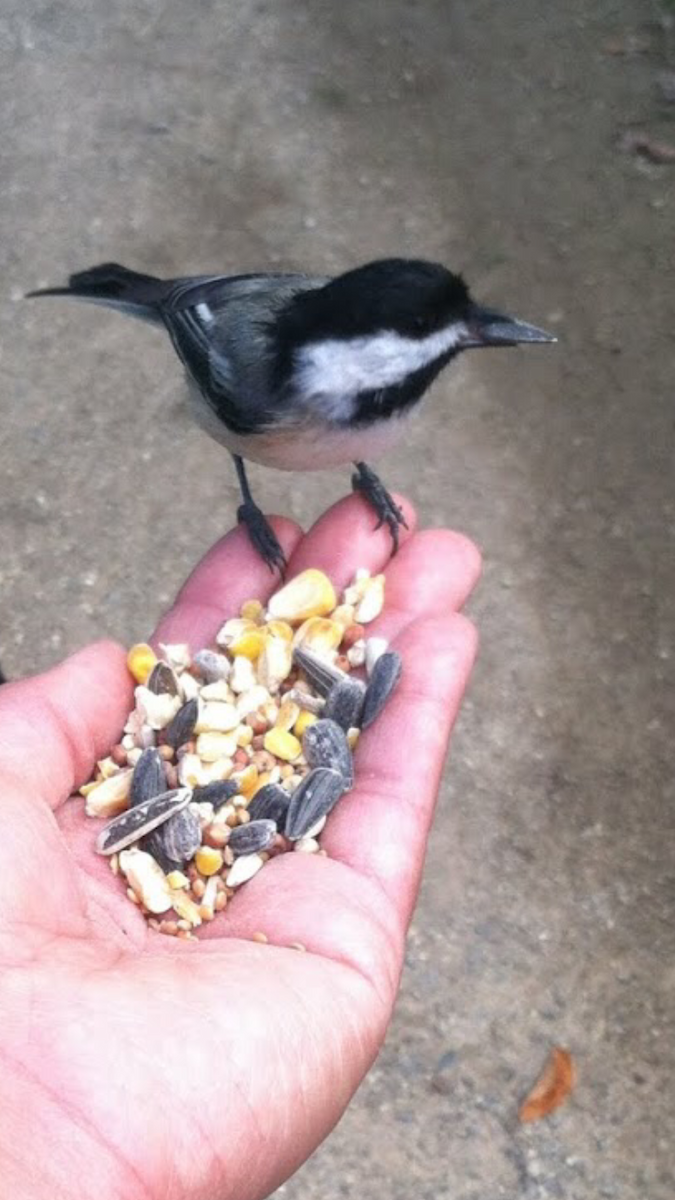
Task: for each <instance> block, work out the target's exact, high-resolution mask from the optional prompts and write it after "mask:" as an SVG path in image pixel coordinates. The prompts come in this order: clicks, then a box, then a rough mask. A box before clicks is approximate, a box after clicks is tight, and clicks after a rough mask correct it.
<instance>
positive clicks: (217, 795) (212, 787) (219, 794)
mask: <svg viewBox="0 0 675 1200" xmlns="http://www.w3.org/2000/svg"><path fill="white" fill-rule="evenodd" d="M238 791H239V784H238V783H237V782H236V781H235V780H234V779H218V780H217V781H216V782H215V783H206V784H204V786H203V787H196V788H195V790H194V794H193V796H192V799H193V800H196V801H197V802H198V803H199V804H202V803H204V802H205V803H206V804H212V805H213V811H214V812H218V809H219V808H222V807H223V805H224V804H227V802H228V800H231V799H232V797H233V796H236V794H237V792H238Z"/></svg>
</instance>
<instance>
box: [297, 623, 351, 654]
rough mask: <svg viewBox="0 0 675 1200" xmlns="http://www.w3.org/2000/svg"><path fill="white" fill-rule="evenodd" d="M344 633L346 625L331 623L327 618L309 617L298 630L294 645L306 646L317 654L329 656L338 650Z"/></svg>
mask: <svg viewBox="0 0 675 1200" xmlns="http://www.w3.org/2000/svg"><path fill="white" fill-rule="evenodd" d="M344 633H345V630H344V625H340V623H339V621H332V620H331V621H329V620H328V618H327V617H309V619H308V620H307V621H303V623H302V625H301V626H300V628H299V629H298V630H296V633H295V636H294V638H293V645H294V646H304V647H305V649H306V650H313V651H314V653H315V654H327V653H330V651H331V650H337V648H338V646H339V645H340V642H341V641H342V639H343V637H344Z"/></svg>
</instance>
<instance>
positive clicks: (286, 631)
mask: <svg viewBox="0 0 675 1200" xmlns="http://www.w3.org/2000/svg"><path fill="white" fill-rule="evenodd" d="M263 628H264V630H265V634H266V635H267V636H268V637H277V638H281V639H282V641H284V642H292V641H293V627H292V626H291V625H289V624H288V621H268V622H267V624H266V625H265V626H263Z"/></svg>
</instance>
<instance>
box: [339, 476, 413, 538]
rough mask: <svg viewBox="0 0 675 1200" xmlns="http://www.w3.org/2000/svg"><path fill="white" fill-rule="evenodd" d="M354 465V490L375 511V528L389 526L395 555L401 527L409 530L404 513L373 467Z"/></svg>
mask: <svg viewBox="0 0 675 1200" xmlns="http://www.w3.org/2000/svg"><path fill="white" fill-rule="evenodd" d="M354 465H355V467H356V473H355V474H354V475H352V488H353V489H354V491H355V492H360V493H361V495H362V496H365V498H366V500H367V501H368V503H369V504H370V505H371V506H372V507H373V508H374V509H375V512H376V513H377V515H378V517H379V521H378V522H377V525H376V526H375V528H376V529H380V528H381V526H382V525H384V524H385V523H386V524H387V525H388V526H389V532H390V534H391V540H392V542H393V543H394V554H395V553H396V551H397V550H398V531H399V526H400V525H402V526H403V528H404V529H407V528H408V525H407V523H406V519H405V517H404V516H403V511H402V509H400V508H399V506H398V504H396V502H395V501H394V499H393V498H392V496H390V495H389V492H388V491H387V489H386V487H385V486H384V484H383V483H382V481H381V480H380V479H379V478H378V476H377V475H376V474H375V472H374V471H373V470H372V468H371V467H369V466H367V465H366V463H363V462H358V463H355V464H354Z"/></svg>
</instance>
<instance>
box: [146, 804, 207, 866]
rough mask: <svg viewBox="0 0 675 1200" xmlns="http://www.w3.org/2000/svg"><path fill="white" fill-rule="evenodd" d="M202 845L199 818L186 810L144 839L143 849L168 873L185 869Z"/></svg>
mask: <svg viewBox="0 0 675 1200" xmlns="http://www.w3.org/2000/svg"><path fill="white" fill-rule="evenodd" d="M201 844H202V830H201V824H200V821H199V817H198V816H197V815H196V813H194V812H193V811H192V809H191V808H184V809H183V810H182V812H179V813H176V815H175V816H174V817H171V819H170V820H168V821H167V822H166V823H165V824H164V825H160V826H159V827H158V828H157V829H153V830H152V832H151V833H149V834H148V835H147V837H144V838H143V841H142V842H141V849H143V850H147V852H148V854H151V855H152V857H153V858H154V859H155V862H158V863H159V865H160V867H161V868H162V870H163V871H166V872H167V873H168V872H169V871H175V870H180V869H181V868H182V867H184V866H185V864H186V863H187V862H189V861H190V859H191V858H192V857H193V855H194V854H195V852H196V851H197V850H198V849H199V847H200V846H201Z"/></svg>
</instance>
